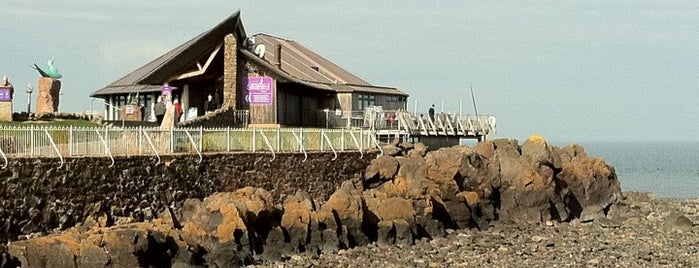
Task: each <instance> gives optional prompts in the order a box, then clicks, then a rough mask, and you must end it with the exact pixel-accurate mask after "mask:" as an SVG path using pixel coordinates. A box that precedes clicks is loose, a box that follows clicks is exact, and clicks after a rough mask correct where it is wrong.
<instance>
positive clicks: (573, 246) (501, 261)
mask: <svg viewBox="0 0 699 268" xmlns="http://www.w3.org/2000/svg"><path fill="white" fill-rule="evenodd" d="M629 202H630V203H631V205H630V206H625V207H623V208H620V209H621V210H623V211H621V213H619V215H623V218H611V219H607V218H603V219H606V220H603V221H602V222H599V220H596V221H593V222H590V223H581V222H579V221H572V222H556V223H555V224H554V223H551V224H549V223H544V224H524V223H522V224H500V225H497V226H496V227H495V228H491V229H490V230H485V231H478V230H469V229H462V230H453V231H449V232H448V233H447V235H446V236H445V237H440V238H435V239H433V240H432V241H429V242H428V243H426V242H425V241H417V242H416V244H415V245H412V246H404V247H402V248H400V247H397V246H395V245H382V244H380V245H372V247H357V248H352V249H346V250H340V251H339V252H338V253H337V254H323V255H320V256H316V257H312V256H311V255H310V254H308V255H305V254H300V255H296V256H298V257H296V256H295V257H292V258H291V259H290V260H288V261H286V262H283V263H262V264H259V265H257V266H255V267H309V266H308V265H309V263H311V260H313V261H314V262H313V265H312V267H343V268H345V267H367V266H380V267H381V268H391V267H480V266H484V267H528V266H531V267H580V266H594V267H649V266H669V267H699V226H698V225H694V226H693V227H692V229H691V230H690V231H688V232H687V231H685V232H678V231H676V230H673V231H664V230H663V223H665V222H666V220H667V219H668V218H669V217H670V218H671V217H677V216H676V215H683V216H685V217H687V218H689V219H695V218H699V215H697V214H696V213H694V214H691V213H689V214H688V213H687V212H695V210H692V209H693V208H695V206H696V203H695V202H679V201H678V200H665V199H656V200H650V201H645V200H644V201H643V202H642V204H640V205H638V204H635V203H634V202H631V201H629ZM638 208H644V209H638ZM651 208H652V211H649V210H650V209H651ZM648 216H650V217H648ZM685 222H686V221H685ZM685 228H686V227H685ZM495 229H497V230H499V231H498V232H494V230H495Z"/></svg>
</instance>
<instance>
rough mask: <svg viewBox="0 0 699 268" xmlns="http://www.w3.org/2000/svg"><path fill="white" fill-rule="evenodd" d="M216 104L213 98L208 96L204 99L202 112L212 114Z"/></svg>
mask: <svg viewBox="0 0 699 268" xmlns="http://www.w3.org/2000/svg"><path fill="white" fill-rule="evenodd" d="M216 108H218V107H216V102H215V101H214V97H212V96H211V94H209V96H208V97H207V99H206V102H204V112H205V113H207V114H208V113H213V112H214V111H216Z"/></svg>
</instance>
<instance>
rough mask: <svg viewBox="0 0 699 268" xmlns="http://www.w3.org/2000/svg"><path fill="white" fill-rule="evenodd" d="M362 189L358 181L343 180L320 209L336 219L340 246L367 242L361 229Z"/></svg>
mask: <svg viewBox="0 0 699 268" xmlns="http://www.w3.org/2000/svg"><path fill="white" fill-rule="evenodd" d="M362 191H363V188H362V187H361V184H360V183H359V184H358V183H355V182H354V181H351V180H350V181H345V182H343V183H342V185H341V186H340V188H339V189H338V190H337V191H335V193H333V194H332V195H331V196H330V198H329V199H328V202H326V203H325V204H324V205H323V206H322V207H321V209H320V211H321V212H320V213H322V214H323V215H333V217H334V218H335V219H337V221H338V223H339V226H338V229H339V230H340V231H339V234H340V248H345V247H355V246H361V245H366V244H368V243H369V239H368V238H367V237H366V236H365V235H364V234H363V233H362V231H361V223H362V220H363V217H364V211H363V201H362Z"/></svg>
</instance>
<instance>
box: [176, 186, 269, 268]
mask: <svg viewBox="0 0 699 268" xmlns="http://www.w3.org/2000/svg"><path fill="white" fill-rule="evenodd" d="M236 196H237V195H236V193H217V194H214V195H212V196H209V197H207V198H205V199H204V201H201V202H200V201H197V200H188V201H187V202H186V203H185V211H184V212H183V219H182V222H183V228H182V232H183V234H182V235H183V238H184V240H185V241H186V242H187V243H188V244H198V245H201V246H202V247H203V248H204V250H205V251H206V252H207V253H208V254H207V255H206V256H205V259H206V261H207V263H215V264H216V265H218V266H219V267H230V266H239V265H243V264H245V263H249V262H250V260H251V256H252V254H253V250H254V245H253V244H252V243H251V241H255V239H251V237H250V236H252V235H253V234H252V233H251V232H248V225H247V224H246V223H248V222H249V221H248V219H247V215H248V210H247V207H246V206H245V204H244V203H243V202H240V201H237V200H236V199H235V197H236Z"/></svg>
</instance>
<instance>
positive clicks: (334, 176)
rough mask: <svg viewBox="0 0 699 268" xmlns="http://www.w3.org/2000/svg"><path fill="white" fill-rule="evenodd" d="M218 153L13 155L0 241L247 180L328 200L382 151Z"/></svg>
mask: <svg viewBox="0 0 699 268" xmlns="http://www.w3.org/2000/svg"><path fill="white" fill-rule="evenodd" d="M332 158H333V154H332V153H330V154H328V153H311V154H309V157H308V160H306V162H302V160H303V159H304V157H303V155H302V154H277V156H276V159H275V160H274V161H270V160H271V159H272V158H271V155H269V154H265V153H257V154H252V153H244V154H212V155H204V156H203V159H202V162H201V163H198V162H197V161H198V160H199V157H198V156H189V155H188V156H184V155H183V156H174V157H172V156H171V157H169V158H167V157H163V159H162V161H161V163H160V164H156V160H155V159H154V158H152V157H146V156H139V157H122V158H116V159H115V160H116V161H115V163H114V166H112V167H110V165H111V160H110V159H108V158H67V159H66V162H65V164H64V165H63V166H62V167H60V162H59V160H58V159H53V158H25V159H10V161H9V163H8V166H7V168H6V169H1V170H0V243H4V242H6V241H8V240H16V239H18V237H20V236H22V235H29V234H36V233H40V234H46V233H49V232H51V231H53V230H57V229H65V228H69V227H72V226H74V225H75V224H76V223H80V222H82V221H84V219H85V218H86V217H88V216H90V215H95V214H100V213H101V214H104V215H109V216H108V217H107V219H105V220H108V221H119V219H120V218H124V219H133V220H137V221H142V220H149V219H153V218H154V217H155V216H157V214H159V213H162V212H163V211H165V210H166V209H167V208H168V207H170V208H173V209H174V210H175V211H178V210H179V209H181V206H182V203H183V202H184V200H185V199H187V198H204V197H206V196H208V195H211V194H213V193H215V192H230V191H234V190H236V189H239V188H242V187H245V186H255V187H259V188H263V189H266V190H267V191H269V192H270V193H272V194H273V195H274V196H275V197H277V198H279V199H280V200H281V199H283V198H285V197H286V196H289V195H293V194H294V193H295V191H296V190H297V189H303V190H305V191H306V192H308V193H309V194H310V195H311V196H312V197H313V198H314V199H317V200H319V202H322V200H327V199H328V198H329V196H330V194H331V193H332V192H334V191H335V189H336V188H337V187H338V186H339V184H340V182H342V181H345V180H347V179H350V178H352V177H357V176H360V175H361V173H362V172H363V171H364V169H365V168H366V167H367V166H368V165H369V163H370V161H371V160H372V159H374V158H376V155H372V154H366V155H364V157H363V158H360V154H359V153H358V152H357V153H339V155H338V158H337V159H336V160H332ZM277 201H279V200H277Z"/></svg>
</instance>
